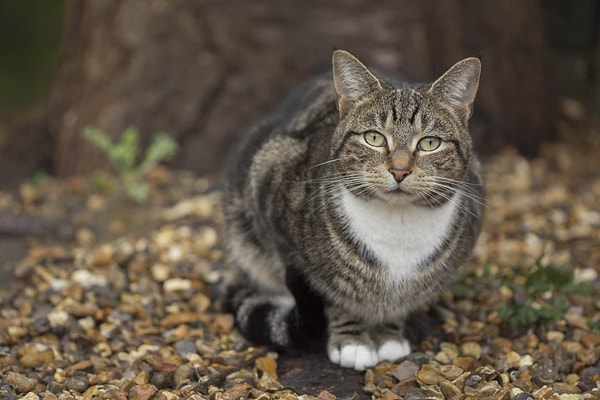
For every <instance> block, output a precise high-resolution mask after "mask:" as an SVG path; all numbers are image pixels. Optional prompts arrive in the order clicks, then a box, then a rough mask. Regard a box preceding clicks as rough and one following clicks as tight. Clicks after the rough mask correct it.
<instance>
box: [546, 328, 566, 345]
mask: <svg viewBox="0 0 600 400" xmlns="http://www.w3.org/2000/svg"><path fill="white" fill-rule="evenodd" d="M546 340H547V341H548V342H550V343H562V342H563V340H565V334H564V333H562V332H559V331H549V332H547V333H546Z"/></svg>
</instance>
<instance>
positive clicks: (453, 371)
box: [440, 365, 465, 381]
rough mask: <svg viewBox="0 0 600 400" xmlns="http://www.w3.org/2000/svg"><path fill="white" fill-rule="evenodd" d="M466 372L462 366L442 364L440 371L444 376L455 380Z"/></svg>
mask: <svg viewBox="0 0 600 400" xmlns="http://www.w3.org/2000/svg"><path fill="white" fill-rule="evenodd" d="M463 372H465V371H464V370H463V369H462V368H460V367H457V366H456V365H442V366H441V367H440V373H441V374H442V375H443V376H444V378H446V379H448V380H450V381H453V380H454V379H456V378H458V377H459V376H461V375H462V374H463Z"/></svg>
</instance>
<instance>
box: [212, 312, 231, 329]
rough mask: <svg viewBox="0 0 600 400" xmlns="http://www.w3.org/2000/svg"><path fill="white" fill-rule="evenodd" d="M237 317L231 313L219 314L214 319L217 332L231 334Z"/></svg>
mask: <svg viewBox="0 0 600 400" xmlns="http://www.w3.org/2000/svg"><path fill="white" fill-rule="evenodd" d="M234 325H235V319H234V318H233V315H231V314H217V315H216V316H215V320H214V326H215V328H216V330H217V332H219V333H221V334H229V333H231V331H232V330H233V327H234Z"/></svg>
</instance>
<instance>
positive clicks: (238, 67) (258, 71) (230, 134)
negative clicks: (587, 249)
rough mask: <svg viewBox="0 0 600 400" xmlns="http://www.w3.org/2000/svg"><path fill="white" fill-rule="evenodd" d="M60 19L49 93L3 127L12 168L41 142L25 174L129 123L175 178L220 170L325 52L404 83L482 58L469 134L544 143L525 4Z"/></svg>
mask: <svg viewBox="0 0 600 400" xmlns="http://www.w3.org/2000/svg"><path fill="white" fill-rule="evenodd" d="M68 8H69V10H68V18H67V19H68V25H67V28H66V37H65V46H64V54H63V64H62V68H61V72H60V75H59V78H58V80H57V82H56V86H55V89H54V91H53V93H52V94H51V96H50V97H49V98H48V100H47V102H46V104H45V105H44V106H43V107H42V108H41V109H40V110H38V111H37V113H36V118H29V119H27V120H25V121H24V122H20V123H18V124H16V125H15V126H13V127H12V128H13V129H12V131H11V132H12V135H13V137H14V138H15V140H13V141H12V142H11V143H9V144H8V146H6V147H5V149H4V154H5V157H4V159H3V160H0V162H5V163H8V164H5V165H10V161H11V160H12V161H14V163H13V166H17V167H22V166H23V164H22V160H21V158H22V157H24V156H26V155H27V154H28V151H29V150H31V146H34V145H35V144H37V143H43V145H44V151H43V152H42V154H41V155H38V156H37V159H36V160H34V161H31V162H30V164H29V165H28V166H27V167H26V168H24V169H27V168H32V166H37V167H38V168H39V167H40V166H42V167H43V166H48V167H50V169H51V171H52V172H54V173H56V174H58V175H69V174H74V173H85V172H89V171H91V170H93V169H97V168H103V167H105V166H106V165H107V160H106V158H105V156H104V155H103V154H101V153H100V152H99V151H98V150H96V149H95V148H93V147H92V146H91V145H90V144H88V143H87V142H86V141H85V140H84V139H83V138H82V136H81V131H82V129H83V128H84V127H86V126H95V127H98V128H100V129H102V130H104V131H106V132H108V133H110V134H111V135H113V136H117V135H119V134H120V133H121V132H122V131H123V129H125V128H126V127H128V126H135V127H137V128H138V129H139V131H140V132H141V133H142V134H143V135H144V137H145V140H146V141H147V140H148V138H149V137H150V136H151V135H153V134H154V133H155V132H157V131H164V132H167V133H169V134H171V135H173V136H174V137H175V138H176V139H177V140H178V141H179V143H180V145H181V147H182V150H181V152H180V154H179V155H178V157H177V158H176V159H175V160H174V161H173V164H174V165H175V166H176V167H182V168H188V169H191V170H194V171H197V172H199V173H205V172H214V171H219V170H220V169H221V167H222V166H223V163H224V160H225V156H226V153H227V152H228V150H229V149H230V148H231V146H232V145H234V144H235V143H236V142H237V141H238V140H239V138H240V136H242V135H243V134H244V132H246V131H247V130H248V128H249V127H250V126H251V125H252V124H253V123H255V122H256V119H257V118H260V117H261V116H263V115H265V114H266V113H267V112H269V111H270V110H271V109H272V108H273V107H275V106H276V105H277V103H278V102H279V101H280V100H281V99H282V97H283V96H284V95H285V94H286V93H287V92H289V90H290V89H291V88H293V87H294V86H295V85H297V84H298V83H300V82H301V81H302V80H303V79H305V78H307V77H309V76H310V75H312V74H314V73H317V72H321V71H324V70H327V69H329V68H330V60H331V51H332V49H333V48H343V49H347V50H349V51H351V52H352V53H354V54H355V55H357V56H358V57H359V58H360V59H361V60H363V61H364V62H365V63H366V64H367V65H369V66H371V67H374V68H377V69H382V70H387V71H388V72H391V73H394V74H396V75H399V76H400V77H403V78H405V79H407V80H413V81H430V80H432V79H434V78H435V77H437V76H438V75H439V74H440V73H442V72H443V71H445V70H446V68H448V67H449V66H451V65H452V64H453V63H454V62H456V61H458V60H459V59H461V58H464V57H467V56H471V55H475V56H479V57H481V58H482V63H483V73H482V79H481V85H480V92H479V94H478V98H477V100H476V103H475V115H474V118H473V120H472V128H471V129H472V133H473V136H474V139H475V143H476V146H477V147H478V149H479V150H480V151H481V152H483V153H485V154H490V153H492V152H494V151H496V150H498V149H499V147H500V146H503V145H506V144H512V145H515V146H516V147H517V148H519V149H520V150H521V151H523V152H524V153H526V154H532V153H534V152H535V150H536V149H537V147H538V145H539V144H540V142H541V140H543V139H546V138H549V137H550V136H551V135H552V132H553V115H555V114H554V112H553V110H554V106H555V98H554V96H553V93H552V90H551V86H550V85H548V82H549V81H550V79H549V76H550V74H549V68H548V66H547V61H546V59H547V57H546V51H547V45H546V41H545V35H544V31H543V21H542V13H541V10H540V7H539V4H538V1H536V0H526V1H517V0H513V1H505V0H487V1H485V2H482V1H480V0H448V1H443V2H442V1H436V0H425V1H422V0H404V1H395V0H381V1H379V2H377V3H374V2H372V1H368V0H355V1H343V0H336V1H329V2H321V1H318V0H304V1H302V2H300V1H276V0H254V1H246V0H229V1H227V2H223V1H218V0H204V1H202V0H172V1H169V2H164V1H162V0H102V1H83V0H79V1H71V2H70V3H69V5H68ZM16 139H18V140H16ZM21 169H23V168H21ZM27 172H29V173H30V172H31V171H27Z"/></svg>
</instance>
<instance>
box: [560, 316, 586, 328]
mask: <svg viewBox="0 0 600 400" xmlns="http://www.w3.org/2000/svg"><path fill="white" fill-rule="evenodd" d="M564 318H565V320H567V322H568V323H569V325H570V326H572V327H574V328H580V329H589V325H588V319H587V318H586V317H584V316H583V315H579V314H575V313H567V314H566V315H565V316H564Z"/></svg>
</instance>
